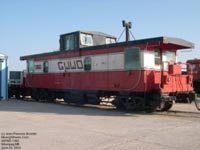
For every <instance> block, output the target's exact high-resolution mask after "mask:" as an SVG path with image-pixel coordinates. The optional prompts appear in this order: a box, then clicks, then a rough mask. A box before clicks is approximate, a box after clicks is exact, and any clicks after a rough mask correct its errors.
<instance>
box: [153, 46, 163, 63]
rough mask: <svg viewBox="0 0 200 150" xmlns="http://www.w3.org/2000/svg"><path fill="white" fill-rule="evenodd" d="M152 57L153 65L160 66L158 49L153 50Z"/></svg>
mask: <svg viewBox="0 0 200 150" xmlns="http://www.w3.org/2000/svg"><path fill="white" fill-rule="evenodd" d="M154 56H155V65H156V66H160V64H161V53H160V49H155V50H154Z"/></svg>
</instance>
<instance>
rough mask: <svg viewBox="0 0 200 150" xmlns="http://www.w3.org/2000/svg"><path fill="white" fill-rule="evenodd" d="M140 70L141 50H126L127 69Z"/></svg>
mask: <svg viewBox="0 0 200 150" xmlns="http://www.w3.org/2000/svg"><path fill="white" fill-rule="evenodd" d="M139 68H140V49H139V48H128V49H126V50H125V69H126V70H132V69H139Z"/></svg>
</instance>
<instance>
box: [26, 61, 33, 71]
mask: <svg viewBox="0 0 200 150" xmlns="http://www.w3.org/2000/svg"><path fill="white" fill-rule="evenodd" d="M27 70H28V73H33V72H34V61H32V60H29V61H28V62H27Z"/></svg>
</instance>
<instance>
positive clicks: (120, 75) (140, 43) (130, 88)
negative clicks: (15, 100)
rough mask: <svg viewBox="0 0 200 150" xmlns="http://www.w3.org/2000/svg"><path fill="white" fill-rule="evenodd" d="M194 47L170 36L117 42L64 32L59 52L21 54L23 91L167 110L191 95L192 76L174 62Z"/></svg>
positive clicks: (43, 96) (36, 95)
mask: <svg viewBox="0 0 200 150" xmlns="http://www.w3.org/2000/svg"><path fill="white" fill-rule="evenodd" d="M193 47H194V44H193V43H190V42H188V41H185V40H182V39H179V38H171V37H156V38H148V39H141V40H134V41H127V42H120V43H116V38H115V37H113V36H111V35H108V34H104V33H100V32H86V31H77V32H72V33H68V34H63V35H61V36H60V50H59V51H56V52H49V53H42V54H36V55H29V56H22V57H20V59H21V60H25V61H27V74H26V78H25V80H24V81H25V82H24V86H25V88H26V89H27V90H26V93H25V92H24V93H22V94H28V95H31V96H32V97H33V98H35V99H48V100H52V99H55V98H63V99H64V100H65V101H66V102H69V103H79V104H83V103H93V104H99V103H100V102H101V100H102V98H103V97H108V98H109V97H111V96H112V97H113V102H112V103H113V104H114V105H115V106H116V107H117V108H123V109H136V110H140V109H155V108H158V107H159V108H160V109H161V110H168V109H170V108H171V106H172V104H173V101H182V100H183V101H184V100H185V99H187V100H190V101H192V100H194V98H195V93H194V92H193V87H192V75H191V74H190V73H188V74H182V71H181V65H182V64H180V63H176V62H177V61H176V59H177V51H178V50H181V49H188V48H193Z"/></svg>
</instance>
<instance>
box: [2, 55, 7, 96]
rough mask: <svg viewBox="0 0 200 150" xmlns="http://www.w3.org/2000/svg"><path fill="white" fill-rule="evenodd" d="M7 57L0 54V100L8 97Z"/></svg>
mask: <svg viewBox="0 0 200 150" xmlns="http://www.w3.org/2000/svg"><path fill="white" fill-rule="evenodd" d="M7 59H8V57H7V56H6V55H3V54H0V100H7V99H8V63H7Z"/></svg>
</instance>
